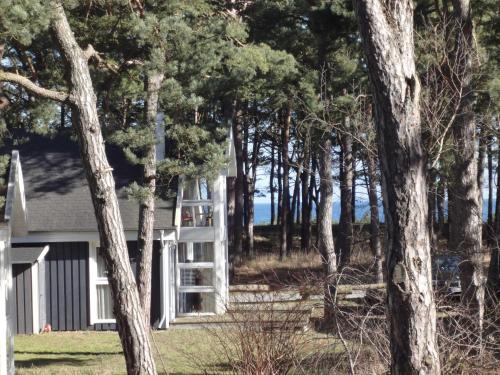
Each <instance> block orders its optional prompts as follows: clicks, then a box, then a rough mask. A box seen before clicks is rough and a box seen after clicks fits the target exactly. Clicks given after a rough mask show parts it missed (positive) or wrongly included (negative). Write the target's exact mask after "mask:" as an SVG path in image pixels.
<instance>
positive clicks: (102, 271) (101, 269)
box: [97, 247, 108, 277]
mask: <svg viewBox="0 0 500 375" xmlns="http://www.w3.org/2000/svg"><path fill="white" fill-rule="evenodd" d="M97 277H108V271H106V263H105V262H104V257H103V256H102V251H101V248H99V247H98V248H97Z"/></svg>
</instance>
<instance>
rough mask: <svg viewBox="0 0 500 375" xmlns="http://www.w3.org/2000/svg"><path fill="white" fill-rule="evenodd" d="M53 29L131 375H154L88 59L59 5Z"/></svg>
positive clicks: (56, 6) (154, 369)
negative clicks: (68, 85)
mask: <svg viewBox="0 0 500 375" xmlns="http://www.w3.org/2000/svg"><path fill="white" fill-rule="evenodd" d="M53 4H54V10H55V18H54V21H53V29H54V33H55V37H56V39H57V41H58V43H59V45H60V47H61V53H62V56H63V58H64V59H65V61H66V64H67V67H68V71H69V77H70V81H71V95H72V97H73V101H72V104H71V113H72V117H73V120H74V121H73V126H74V127H75V130H76V133H77V136H78V142H79V144H80V152H81V156H82V161H83V165H84V167H85V173H86V176H87V181H88V184H89V188H90V192H91V197H92V202H93V204H94V210H95V214H96V219H97V227H98V230H99V238H100V246H101V249H102V250H103V254H104V259H105V262H106V266H107V269H108V271H109V273H108V278H109V283H110V286H111V291H112V296H113V302H114V307H113V311H114V315H115V317H116V322H117V327H118V333H119V336H120V340H121V343H122V347H123V351H124V354H125V362H126V365H127V372H128V374H156V366H155V363H154V360H153V353H152V350H151V345H150V340H149V334H148V327H147V325H146V323H145V320H144V314H143V310H142V308H141V304H140V300H139V293H138V291H137V285H136V283H135V279H134V274H133V273H132V268H131V266H130V260H129V257H128V251H127V242H126V239H125V232H124V230H123V224H122V219H121V216H120V208H119V206H118V199H117V197H116V190H115V182H114V179H113V174H112V168H111V167H110V165H109V163H108V160H107V158H106V153H105V149H104V139H103V137H102V132H101V127H100V124H99V117H98V115H97V106H96V96H95V93H94V89H93V87H92V78H91V76H90V71H89V66H88V62H87V59H88V57H87V56H86V54H85V53H84V51H83V50H82V49H81V48H80V47H79V46H78V44H77V42H76V40H75V37H74V35H73V33H72V31H71V28H70V26H69V23H68V21H67V19H66V15H65V12H64V9H63V7H62V5H61V3H60V2H59V1H55V2H54V3H53Z"/></svg>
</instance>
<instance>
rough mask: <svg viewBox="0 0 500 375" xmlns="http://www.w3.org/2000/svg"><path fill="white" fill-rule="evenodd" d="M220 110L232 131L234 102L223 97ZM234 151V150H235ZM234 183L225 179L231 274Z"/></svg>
mask: <svg viewBox="0 0 500 375" xmlns="http://www.w3.org/2000/svg"><path fill="white" fill-rule="evenodd" d="M222 112H223V117H224V123H225V124H226V126H227V128H229V129H230V130H231V132H233V118H234V104H233V101H232V100H230V99H229V98H225V99H224V100H223V102H222ZM233 143H234V133H233ZM235 151H236V150H235ZM235 185H236V178H235V177H228V178H227V180H226V188H227V242H228V254H229V259H230V269H231V275H232V273H233V271H234V261H235V260H236V247H235V244H234V228H235V221H234V210H235V205H236V197H235Z"/></svg>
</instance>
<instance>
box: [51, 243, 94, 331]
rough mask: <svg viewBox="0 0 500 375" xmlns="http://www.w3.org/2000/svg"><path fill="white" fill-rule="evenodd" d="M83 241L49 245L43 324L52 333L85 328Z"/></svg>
mask: <svg viewBox="0 0 500 375" xmlns="http://www.w3.org/2000/svg"><path fill="white" fill-rule="evenodd" d="M88 260H89V250H88V243H87V242H59V243H50V244H49V252H48V253H47V256H46V257H45V262H46V263H45V277H46V286H45V288H46V289H45V291H46V296H47V302H48V303H47V307H46V314H47V322H48V323H50V324H51V325H52V329H53V330H55V331H76V330H85V329H87V327H88V325H89V322H88V318H87V316H88V314H87V311H88V301H89V290H88V285H89V283H88V278H89V276H88Z"/></svg>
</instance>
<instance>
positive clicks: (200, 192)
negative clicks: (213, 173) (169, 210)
mask: <svg viewBox="0 0 500 375" xmlns="http://www.w3.org/2000/svg"><path fill="white" fill-rule="evenodd" d="M183 199H184V200H198V199H212V191H211V189H210V186H209V184H208V182H207V180H206V179H205V178H193V179H186V180H185V181H184V189H183Z"/></svg>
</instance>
